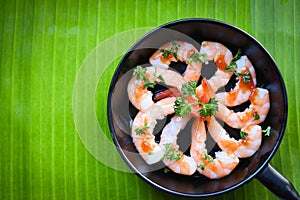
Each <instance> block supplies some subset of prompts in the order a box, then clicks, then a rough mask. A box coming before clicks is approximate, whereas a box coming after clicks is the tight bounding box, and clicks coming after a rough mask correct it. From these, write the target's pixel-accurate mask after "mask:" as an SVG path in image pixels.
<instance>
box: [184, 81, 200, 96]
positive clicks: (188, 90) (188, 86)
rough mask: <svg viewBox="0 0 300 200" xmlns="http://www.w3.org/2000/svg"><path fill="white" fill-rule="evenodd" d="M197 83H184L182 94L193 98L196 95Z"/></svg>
mask: <svg viewBox="0 0 300 200" xmlns="http://www.w3.org/2000/svg"><path fill="white" fill-rule="evenodd" d="M196 87H197V82H196V81H189V82H187V83H183V84H182V87H181V92H182V94H183V95H184V96H192V95H196Z"/></svg>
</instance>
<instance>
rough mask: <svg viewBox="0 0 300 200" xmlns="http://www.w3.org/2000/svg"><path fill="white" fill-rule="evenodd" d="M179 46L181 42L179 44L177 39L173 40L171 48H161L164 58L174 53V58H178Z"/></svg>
mask: <svg viewBox="0 0 300 200" xmlns="http://www.w3.org/2000/svg"><path fill="white" fill-rule="evenodd" d="M179 47H180V45H179V44H177V43H176V42H175V41H172V47H171V49H160V52H162V56H163V57H164V58H167V57H169V56H170V55H173V56H174V58H175V59H176V60H177V51H178V48H179Z"/></svg>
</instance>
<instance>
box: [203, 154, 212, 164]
mask: <svg viewBox="0 0 300 200" xmlns="http://www.w3.org/2000/svg"><path fill="white" fill-rule="evenodd" d="M204 158H205V160H206V161H207V162H214V159H213V158H212V157H211V156H210V155H207V154H206V155H205V157H204Z"/></svg>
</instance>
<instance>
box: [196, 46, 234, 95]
mask: <svg viewBox="0 0 300 200" xmlns="http://www.w3.org/2000/svg"><path fill="white" fill-rule="evenodd" d="M200 53H204V54H206V55H207V58H208V60H213V61H214V62H215V64H216V65H217V67H218V68H217V71H216V72H215V74H214V76H212V77H211V78H210V79H209V80H208V82H209V84H210V85H211V86H212V88H213V90H214V92H216V91H217V90H218V89H219V88H221V87H223V86H225V85H226V84H227V83H228V81H229V80H230V78H231V76H232V72H225V71H224V70H225V69H226V66H228V65H229V64H230V62H231V60H232V58H233V56H232V53H231V51H230V50H229V49H227V48H226V47H225V46H224V45H223V44H220V43H217V42H209V41H203V42H202V44H201V48H200Z"/></svg>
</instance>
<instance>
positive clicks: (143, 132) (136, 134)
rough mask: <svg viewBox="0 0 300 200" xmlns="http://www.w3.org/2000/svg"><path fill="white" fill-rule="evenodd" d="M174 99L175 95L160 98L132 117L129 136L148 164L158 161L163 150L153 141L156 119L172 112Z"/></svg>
mask: <svg viewBox="0 0 300 200" xmlns="http://www.w3.org/2000/svg"><path fill="white" fill-rule="evenodd" d="M175 99H176V98H175V97H169V98H165V99H162V100H160V101H158V102H157V103H155V104H153V105H152V106H151V107H150V108H149V109H148V110H147V111H146V112H142V111H140V112H139V113H138V114H137V115H136V117H135V118H134V121H133V123H132V128H131V137H132V140H133V143H134V145H135V147H136V149H137V151H138V152H139V153H140V155H141V156H142V158H143V159H144V160H145V161H146V162H147V163H148V164H154V163H156V162H158V161H160V160H161V158H162V157H163V155H164V151H163V150H162V149H161V147H160V146H159V145H158V144H157V143H156V142H155V137H154V135H153V130H154V127H155V125H156V123H157V120H158V119H163V118H164V117H165V116H167V115H169V114H172V113H174V108H173V104H174V102H175Z"/></svg>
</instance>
